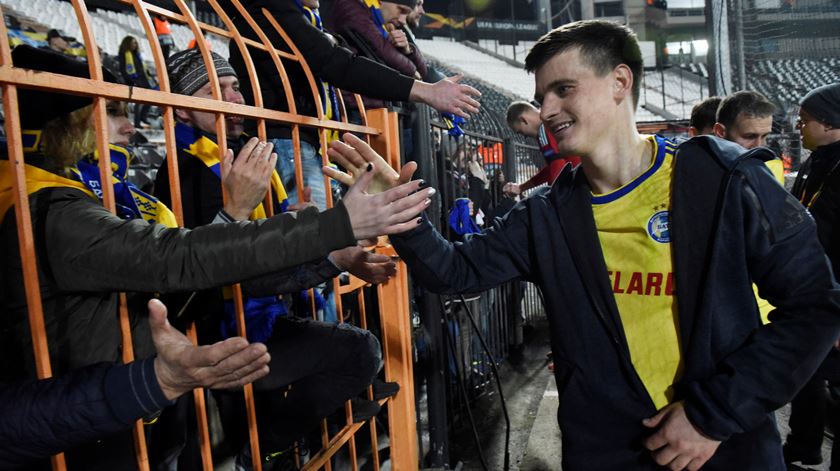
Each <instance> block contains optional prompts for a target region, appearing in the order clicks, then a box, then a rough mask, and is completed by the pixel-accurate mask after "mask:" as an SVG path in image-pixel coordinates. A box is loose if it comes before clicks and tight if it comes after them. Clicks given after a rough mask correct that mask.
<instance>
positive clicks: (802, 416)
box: [787, 349, 840, 470]
mask: <svg viewBox="0 0 840 471" xmlns="http://www.w3.org/2000/svg"><path fill="white" fill-rule="evenodd" d="M827 384H828V386H840V352H838V351H837V350H835V349H832V350H831V352H830V353H829V354H828V356H827V357H826V359H825V360H824V361H823V363H822V365H820V367H819V369H817V372H816V373H815V374H814V376H813V377H812V378H811V379H810V380H809V381H808V382H807V383H806V384H805V386H803V387H802V389H801V390H800V391H799V393H798V394H797V395H796V397H794V398H793V401H791V403H790V423H789V425H790V435H788V437H787V446H788V447H790V448H792V449H793V450H795V451H796V452H798V453H799V454H804V455H812V454H813V455H815V454H818V453H820V451H821V449H822V443H823V433H824V430H825V426H826V425H827V424H830V425H831V426H832V428H834V430H835V433H837V432H838V431H840V411H838V410H837V408H836V407H830V400H829V390H828V388H827V387H826V385H827ZM831 464H832V466H831V469H832V470H838V469H840V447H838V446H833V447H832V452H831Z"/></svg>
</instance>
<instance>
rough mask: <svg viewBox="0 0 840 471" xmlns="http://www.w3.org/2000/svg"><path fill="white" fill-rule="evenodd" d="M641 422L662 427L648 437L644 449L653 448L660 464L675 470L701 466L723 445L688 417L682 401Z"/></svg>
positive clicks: (647, 425) (649, 425)
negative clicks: (698, 427)
mask: <svg viewBox="0 0 840 471" xmlns="http://www.w3.org/2000/svg"><path fill="white" fill-rule="evenodd" d="M642 424H643V425H644V426H645V427H648V428H651V429H654V428H657V427H658V428H659V429H658V430H657V431H656V432H655V433H654V434H653V435H651V436H650V437H648V438H647V440H645V448H647V449H648V450H650V451H651V454H652V455H653V460H654V461H656V463H657V464H659V465H661V466H666V467H667V468H668V469H670V470H672V471H678V470H682V469H688V470H690V471H696V470H698V469H700V467H701V466H703V465H704V464H705V463H706V461H708V460H709V458H711V457H712V455H714V454H715V451H717V448H718V447H719V446H720V442H719V441H717V440H713V439H711V438H709V437H707V436H705V435H703V433H702V432H700V431H699V430H697V428H695V427H694V425H693V424H692V423H691V422H690V421H689V420H688V417H687V416H686V415H685V406H684V404H683V402H682V401H680V402H675V403H673V404H670V405H668V406H667V407H664V408H662V410H660V411H659V412H658V413H657V414H656V415H655V416H653V417H651V418H649V419H645V420H643V421H642Z"/></svg>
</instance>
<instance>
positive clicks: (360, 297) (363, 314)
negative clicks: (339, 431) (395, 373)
mask: <svg viewBox="0 0 840 471" xmlns="http://www.w3.org/2000/svg"><path fill="white" fill-rule="evenodd" d="M356 300H357V302H358V305H359V325H360V327H361V328H363V329H365V330H367V328H368V327H367V308H366V307H365V291H364V290H363V289H360V290H359V291H358V294H357V295H356ZM385 360H386V361H387V358H386V359H385ZM367 393H368V399H369V400H371V401H372V400H373V387H372V386H369V387H368V390H367ZM369 423H370V448H371V459H372V460H373V471H379V440H378V439H377V436H376V421H375V420H371V421H370V422H369Z"/></svg>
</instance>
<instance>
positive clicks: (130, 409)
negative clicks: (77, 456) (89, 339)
mask: <svg viewBox="0 0 840 471" xmlns="http://www.w3.org/2000/svg"><path fill="white" fill-rule="evenodd" d="M68 404H72V405H73V406H72V407H68ZM170 404H171V402H170V401H168V400H167V399H166V396H164V394H163V392H162V391H161V389H160V385H159V384H158V382H157V376H156V375H155V368H154V358H148V359H145V360H141V361H135V362H132V363H129V364H127V365H111V364H107V363H97V364H96V365H90V366H87V367H85V368H80V369H78V370H74V371H72V372H70V373H67V374H65V375H62V376H59V377H53V378H50V379H45V380H28V381H19V382H16V383H10V384H0V415H2V416H3V420H2V421H0V469H14V468H18V467H21V466H24V465H26V464H28V463H30V462H32V461H34V460H37V459H43V458H47V457H49V456H50V455H54V454H56V453H58V452H60V451H62V450H67V449H69V448H72V447H75V446H78V445H81V444H83V443H87V442H93V441H96V440H100V439H103V438H106V437H108V436H110V435H113V434H114V433H117V432H122V431H125V430H128V429H129V428H130V427H131V426H132V424H134V421H136V420H137V419H140V418H143V417H148V416H151V415H152V414H154V413H156V412H158V411H159V410H160V409H161V408H163V407H165V406H168V405H170Z"/></svg>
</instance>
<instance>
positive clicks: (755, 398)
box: [392, 137, 840, 471]
mask: <svg viewBox="0 0 840 471" xmlns="http://www.w3.org/2000/svg"><path fill="white" fill-rule="evenodd" d="M742 152H743V149H742V148H740V147H739V146H736V145H734V144H730V143H726V142H724V141H721V140H719V139H715V138H708V137H703V138H695V139H692V140H691V141H688V142H687V143H684V144H682V145H681V146H680V147H679V149H678V150H677V153H676V156H675V168H674V176H673V181H672V208H671V225H670V231H671V241H672V250H673V257H674V277H675V283H676V293H677V298H676V301H677V311H678V317H679V319H678V324H679V325H678V327H679V336H680V339H681V351H682V359H683V364H684V370H683V373H682V376H681V377H680V378H679V379H678V381H677V382H676V383H675V384H674V390H675V398H674V401H679V400H684V401H685V402H684V405H685V411H686V414H687V416H688V418H689V420H690V421H691V422H692V424H693V425H694V426H695V427H697V428H698V429H699V430H700V431H701V432H703V433H704V434H706V435H707V436H709V437H711V438H713V439H716V440H721V441H722V442H723V443H722V444H721V445H720V447H719V448H718V450H717V452H716V453H715V455H714V456H713V457H712V458H711V459H710V460H709V461H708V462H707V464H706V465H705V466H704V467H703V469H704V470H733V469H737V470H756V471H759V470H761V471H768V470H771V471H772V470H779V471H782V470H784V469H785V465H784V463H783V460H782V450H781V442H780V438H779V433H778V430H777V428H776V421H775V417H774V414H773V411H774V410H776V409H778V408H779V407H781V406H782V405H784V404H785V403H786V402H788V401H789V400H790V399H791V397H793V395H794V394H795V393H796V391H797V390H798V389H799V388H800V387H801V386H802V384H804V383H805V381H806V380H807V379H808V378H809V377H810V376H811V374H813V372H814V370H815V369H816V368H817V366H818V365H819V363H820V362H821V361H822V359H823V358H824V357H825V355H826V353H827V352H828V351H829V349H830V348H831V345H832V344H833V342H834V341H835V340H836V339H837V338H838V335H840V291H838V287H837V285H836V283H835V281H834V278H833V276H832V272H831V269H830V267H829V265H828V263H827V260H826V257H825V254H824V252H823V250H822V247H820V245H819V243H818V242H817V235H816V230H815V227H814V222H813V220H812V219H811V218H810V217H809V216H808V214H807V212H806V211H805V210H804V208H803V207H802V206H801V205H800V204H799V202H798V201H796V199H794V198H793V197H792V196H791V195H790V194H788V193H787V192H786V191H785V190H784V188H782V187H781V186H780V185H779V184H778V183H777V182H775V181H774V180H773V177H772V175H771V174H770V173H769V171H768V170H767V168H766V167H765V166H764V164H763V163H762V160H766V159H769V158H770V157H771V156H772V154H771V153H770V152H769V151H768V150H766V149H756V150H753V151H750V152H748V153H746V154H743V155H742ZM392 240H393V242H394V245H395V247H396V249H397V251H398V253H399V254H400V256H401V257H403V259H404V260H405V261H406V263H407V264H408V266H409V268H411V270H412V274H413V275H414V278H415V280H417V281H419V282H420V283H421V284H422V285H424V286H426V287H428V288H429V289H431V290H433V291H437V292H440V293H457V292H475V291H480V290H484V289H487V288H490V287H492V286H496V285H498V284H500V283H503V282H505V281H508V280H512V279H517V278H522V279H524V280H527V281H531V282H533V283H536V284H537V285H538V286H539V287H540V289H541V291H542V293H543V295H544V299H545V308H546V313H547V316H548V321H549V328H550V330H551V348H552V352H553V355H554V364H555V370H554V375H555V380H556V382H557V390H558V392H559V399H560V407H559V410H558V422H559V424H560V428H561V430H562V432H563V433H562V440H563V469H566V470H571V471H573V470H587V471H596V470H605V471H606V470H617V469H620V470H653V469H660V468H659V467H658V466H657V465H656V464H655V463H654V461H653V460H652V458H651V456H650V452H649V451H648V450H646V449H645V448H644V447H643V441H644V439H645V438H646V437H648V436H649V435H651V434H652V431H651V430H649V429H646V428H645V427H644V426H643V425H642V419H645V418H649V417H652V416H653V415H654V414H655V413H656V412H657V411H656V408H655V407H654V404H653V402H652V400H651V398H650V396H649V395H648V393H647V391H646V389H645V387H644V385H643V383H642V381H641V380H640V379H639V376H638V375H637V373H636V371H635V369H634V368H633V365H632V363H631V361H630V354H629V349H628V344H627V340H626V338H625V335H624V331H623V327H622V323H621V317H620V316H619V313H618V309H617V307H616V303H615V298H614V295H613V292H612V288H611V285H610V279H609V276H608V274H607V269H606V264H605V261H604V257H603V254H602V252H601V247H600V244H599V238H598V234H597V229H596V226H595V221H594V218H593V215H592V204H591V191H590V188H589V186H588V184H587V181H586V178H585V176H584V174H583V172H582V171H581V170H580V168H578V169H575V170H572V169H570V168H567V170H566V171H564V172H563V173H562V174H561V175H560V177H559V178H558V179H557V181H556V182H555V184H554V186H553V187H552V188H551V190H550V191H547V192H545V193H543V194H540V195H537V196H532V197H530V198H528V199H526V200H524V201H522V202H520V203H519V204H518V205H517V206H516V207H515V208H514V209H513V210H512V211H511V212H510V213H508V214H507V215H506V216H505V217H504V218H502V219H497V220H496V221H495V222H494V224H493V227H492V228H491V229H489V230H487V231H486V232H485V233H484V234H481V235H475V236H473V237H472V238H471V239H470V240H468V241H467V242H465V243H456V244H450V243H449V242H446V241H445V240H444V239H443V238H442V237H440V235H439V234H437V233H435V232H434V230H433V228H432V227H431V226H430V225H429V224H428V223H426V224H424V225H423V226H421V227H420V228H418V229H416V230H415V231H413V232H411V233H408V234H406V235H403V236H394V237H392ZM753 282H755V283H756V284H757V285H758V287H759V294H760V295H761V296H762V297H763V298H764V299H767V300H768V301H770V302H771V303H772V304H773V305H774V306H777V309H776V310H775V311H774V312H773V313H771V317H770V319H771V320H772V322H771V323H770V324H768V325H764V326H762V324H761V319H760V316H759V312H758V308H757V307H756V304H755V297H754V295H753V292H752V283H753ZM651 341H655V339H651Z"/></svg>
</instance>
